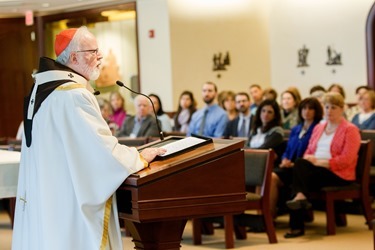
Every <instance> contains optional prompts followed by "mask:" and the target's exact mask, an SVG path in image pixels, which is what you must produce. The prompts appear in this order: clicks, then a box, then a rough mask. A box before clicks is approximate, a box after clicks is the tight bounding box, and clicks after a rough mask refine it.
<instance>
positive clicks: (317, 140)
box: [284, 92, 361, 238]
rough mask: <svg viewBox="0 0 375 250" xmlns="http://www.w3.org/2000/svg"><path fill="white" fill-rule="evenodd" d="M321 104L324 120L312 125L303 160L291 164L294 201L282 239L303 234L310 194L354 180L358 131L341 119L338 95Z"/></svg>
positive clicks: (324, 98)
mask: <svg viewBox="0 0 375 250" xmlns="http://www.w3.org/2000/svg"><path fill="white" fill-rule="evenodd" d="M323 104H324V110H325V118H326V119H325V121H324V122H321V123H319V124H318V125H316V126H315V128H314V130H313V133H312V135H311V138H310V140H309V144H308V146H307V150H306V152H305V154H304V155H303V158H300V159H297V160H296V162H295V164H294V168H293V169H294V170H293V182H292V190H293V194H294V198H293V199H292V200H290V201H287V203H286V205H287V207H288V208H289V209H290V221H289V225H290V231H289V232H287V233H286V234H285V235H284V237H285V238H294V237H298V236H301V235H304V233H305V226H304V210H305V209H309V208H310V207H311V203H310V202H309V201H308V198H309V193H310V192H311V191H318V190H320V189H321V188H323V187H326V186H344V185H348V184H350V183H352V182H353V181H355V168H356V164H357V158H358V150H359V147H360V142H361V136H360V133H359V130H358V128H357V127H356V126H354V125H353V124H352V123H350V122H348V121H347V120H346V119H345V118H344V115H343V114H344V112H343V111H344V105H345V103H344V98H343V96H342V95H341V94H339V93H334V92H330V93H327V94H325V95H324V97H323Z"/></svg>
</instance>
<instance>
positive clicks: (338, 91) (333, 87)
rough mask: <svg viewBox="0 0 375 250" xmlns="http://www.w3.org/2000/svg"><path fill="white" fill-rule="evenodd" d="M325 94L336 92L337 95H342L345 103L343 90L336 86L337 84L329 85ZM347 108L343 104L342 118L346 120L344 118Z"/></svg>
mask: <svg viewBox="0 0 375 250" xmlns="http://www.w3.org/2000/svg"><path fill="white" fill-rule="evenodd" d="M327 92H336V93H339V94H341V95H342V97H344V103H345V97H346V96H345V90H344V88H343V87H342V86H341V85H340V84H338V83H333V84H331V86H329V87H328V91H327ZM348 108H349V106H348V105H347V104H346V103H345V104H344V117H345V118H346V119H347V117H346V110H348Z"/></svg>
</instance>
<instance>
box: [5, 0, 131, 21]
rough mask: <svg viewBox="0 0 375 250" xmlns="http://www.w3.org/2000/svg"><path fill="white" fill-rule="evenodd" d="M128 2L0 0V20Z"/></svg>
mask: <svg viewBox="0 0 375 250" xmlns="http://www.w3.org/2000/svg"><path fill="white" fill-rule="evenodd" d="M128 2H135V0H133V1H132V0H0V18H10V17H24V16H25V12H26V11H30V10H31V11H32V12H33V15H34V16H44V15H48V14H56V13H61V12H71V11H77V10H84V9H88V8H95V7H103V6H108V5H115V4H122V3H128Z"/></svg>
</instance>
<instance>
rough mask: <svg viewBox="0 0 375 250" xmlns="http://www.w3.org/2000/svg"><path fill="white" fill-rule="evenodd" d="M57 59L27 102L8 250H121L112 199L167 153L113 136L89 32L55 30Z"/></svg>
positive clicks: (44, 66) (42, 68) (43, 61)
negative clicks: (96, 83)
mask: <svg viewBox="0 0 375 250" xmlns="http://www.w3.org/2000/svg"><path fill="white" fill-rule="evenodd" d="M55 53H56V56H57V59H56V60H52V59H50V58H46V57H42V58H40V63H39V71H38V72H37V73H36V74H35V75H34V77H35V83H34V86H33V88H32V90H31V93H30V95H29V96H28V97H27V98H26V101H25V116H24V128H25V133H24V137H23V139H22V149H21V150H22V152H21V163H20V168H19V180H18V189H17V203H16V210H15V222H14V228H13V237H12V249H17V250H18V249H30V250H36V249H38V250H49V249H123V247H122V240H121V232H120V228H119V220H118V214H117V207H116V198H115V197H114V193H115V192H116V190H117V188H118V187H119V186H120V185H121V183H122V182H123V181H124V180H125V179H126V178H127V177H128V176H129V175H130V174H131V173H134V172H136V171H139V170H141V169H143V168H145V167H147V166H148V163H149V162H150V161H152V160H153V159H154V157H155V156H157V155H159V154H163V153H165V150H164V149H157V148H152V149H151V148H149V149H145V150H143V151H142V153H138V151H137V150H136V149H135V148H129V147H126V146H124V145H120V144H119V143H118V141H117V139H116V137H114V136H112V134H111V131H110V129H109V127H108V124H107V123H106V121H105V120H104V119H103V117H102V115H101V112H100V108H99V105H98V102H97V100H96V98H95V97H94V95H93V93H92V88H91V87H90V85H89V83H88V81H90V80H96V79H97V78H98V77H99V74H100V64H101V59H102V54H101V52H100V50H99V49H98V44H97V41H96V38H95V37H94V35H93V34H92V33H90V32H89V30H88V29H87V28H86V27H80V28H74V29H67V30H64V31H62V32H60V33H59V34H58V35H57V36H56V40H55Z"/></svg>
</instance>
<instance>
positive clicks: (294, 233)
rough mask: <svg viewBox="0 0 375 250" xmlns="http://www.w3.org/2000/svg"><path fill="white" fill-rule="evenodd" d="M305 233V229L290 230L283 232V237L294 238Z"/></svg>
mask: <svg viewBox="0 0 375 250" xmlns="http://www.w3.org/2000/svg"><path fill="white" fill-rule="evenodd" d="M303 235H305V231H304V230H302V229H301V230H292V231H291V232H287V233H285V234H284V238H285V239H289V238H296V237H299V236H303Z"/></svg>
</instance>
